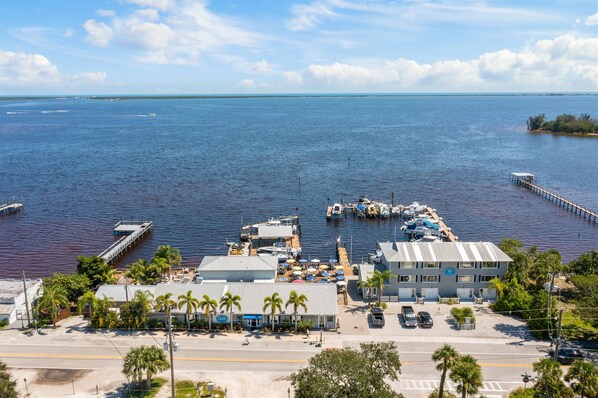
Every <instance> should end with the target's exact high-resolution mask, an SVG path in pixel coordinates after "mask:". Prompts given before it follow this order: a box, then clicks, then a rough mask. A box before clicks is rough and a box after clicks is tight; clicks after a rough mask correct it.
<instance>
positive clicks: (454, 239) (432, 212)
mask: <svg viewBox="0 0 598 398" xmlns="http://www.w3.org/2000/svg"><path fill="white" fill-rule="evenodd" d="M426 210H427V212H428V214H429V215H430V218H432V220H434V221H435V222H437V223H438V225H440V227H441V228H442V231H443V232H444V233H445V235H446V237H447V239H448V240H449V242H457V240H458V239H457V237H456V236H455V234H454V233H453V231H451V229H450V228H449V227H447V226H446V224H445V223H444V221H442V220H441V219H440V217H439V216H438V214H437V213H436V210H434V209H433V208H431V207H428V208H427V209H426Z"/></svg>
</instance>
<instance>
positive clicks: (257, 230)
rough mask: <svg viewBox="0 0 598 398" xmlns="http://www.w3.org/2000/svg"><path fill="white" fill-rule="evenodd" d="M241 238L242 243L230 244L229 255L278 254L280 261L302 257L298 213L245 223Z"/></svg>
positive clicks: (240, 234)
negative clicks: (254, 222)
mask: <svg viewBox="0 0 598 398" xmlns="http://www.w3.org/2000/svg"><path fill="white" fill-rule="evenodd" d="M239 238H240V239H241V243H239V244H237V243H233V244H229V246H230V248H231V250H229V253H228V254H229V255H247V254H246V253H248V254H249V255H250V256H277V257H278V259H279V260H280V261H286V260H287V259H298V258H299V257H301V241H300V239H301V223H300V222H299V215H298V214H296V215H292V216H281V217H278V218H271V219H269V220H268V221H264V222H258V223H256V224H247V225H244V226H242V227H241V231H240V233H239Z"/></svg>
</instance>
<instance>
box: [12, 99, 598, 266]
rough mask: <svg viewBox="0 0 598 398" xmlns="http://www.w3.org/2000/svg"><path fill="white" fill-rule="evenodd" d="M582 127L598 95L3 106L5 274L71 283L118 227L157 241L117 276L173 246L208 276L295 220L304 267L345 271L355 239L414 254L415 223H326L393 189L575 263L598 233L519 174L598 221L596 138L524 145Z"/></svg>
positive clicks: (458, 226) (470, 237) (360, 251)
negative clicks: (312, 263) (534, 128)
mask: <svg viewBox="0 0 598 398" xmlns="http://www.w3.org/2000/svg"><path fill="white" fill-rule="evenodd" d="M582 112H585V113H590V114H591V115H592V116H593V117H597V116H598V96H596V95H583V96H575V95H572V96H548V95H545V96H539V95H538V96H537V95H482V96H477V95H397V96H375V95H372V96H284V97H283V96H280V97H276V96H273V97H272V96H265V97H253V98H183V99H166V98H164V99H162V98H158V99H126V100H118V101H108V100H93V99H84V98H67V99H50V98H48V99H37V100H4V101H0V198H2V199H5V198H8V197H11V196H13V195H14V196H15V197H18V198H20V197H21V196H22V197H23V200H24V202H25V205H26V209H25V211H24V212H22V213H19V214H12V215H6V216H2V217H0V277H15V276H19V275H20V273H21V270H25V271H26V273H27V275H28V276H46V275H50V274H51V273H52V272H58V271H60V272H71V271H73V270H74V269H75V267H76V257H77V256H78V255H97V254H99V253H100V252H102V251H103V250H104V249H105V248H107V247H108V246H109V245H110V244H111V243H112V242H113V241H114V238H113V236H112V227H113V226H114V224H115V223H116V222H117V221H119V220H121V219H122V220H129V219H133V220H141V219H143V220H153V221H154V223H155V228H154V231H153V233H152V234H151V235H149V236H148V237H147V238H145V239H144V240H143V241H142V242H141V243H140V244H138V245H137V246H135V248H134V249H133V250H131V251H129V253H128V255H127V256H126V257H124V258H123V259H122V260H121V261H120V262H119V263H118V264H117V266H119V267H124V266H126V265H127V264H130V263H131V262H133V261H136V260H137V259H138V258H147V259H149V258H150V257H151V256H152V254H153V252H154V250H155V249H156V248H157V246H158V245H161V244H169V245H172V246H175V247H178V248H180V250H181V254H182V256H183V259H184V262H185V264H187V265H188V266H196V265H198V264H199V262H200V261H201V259H202V258H203V256H206V255H218V254H225V251H226V240H227V239H228V240H231V241H232V240H238V232H239V227H240V226H241V225H242V224H246V223H251V222H258V221H263V220H266V219H268V218H270V217H273V216H279V215H287V214H294V213H295V211H296V209H299V210H298V212H299V214H300V216H301V222H302V230H303V236H302V246H303V253H304V255H305V256H311V257H312V258H315V257H317V258H320V259H323V260H325V259H327V258H329V257H332V256H334V255H335V243H336V239H337V237H338V236H341V239H342V240H343V241H344V242H347V243H349V242H350V241H351V240H352V254H353V260H354V261H360V260H361V258H362V257H365V256H367V253H368V252H372V251H373V249H374V246H375V242H376V241H377V240H380V241H387V240H393V239H395V236H396V238H397V239H402V238H403V237H402V232H401V231H400V230H399V228H400V226H401V225H402V221H400V220H388V221H382V222H379V221H371V220H354V219H353V218H348V219H346V220H342V221H335V222H327V221H326V217H325V216H326V206H327V205H330V204H332V203H333V202H339V201H340V200H341V196H344V198H345V200H346V201H353V200H356V199H357V198H358V197H359V195H366V196H368V197H369V198H370V199H378V200H383V201H387V202H390V199H391V193H392V192H394V200H395V203H403V204H409V203H411V202H412V201H414V200H417V201H419V202H420V203H427V204H428V205H430V206H431V207H433V208H436V209H437V211H438V213H439V214H440V216H442V217H443V218H444V220H445V222H446V223H447V225H448V226H449V227H451V228H452V230H453V231H454V232H455V233H456V235H457V236H459V238H460V239H461V240H463V241H486V240H487V241H492V242H495V243H498V242H499V241H500V239H501V238H504V237H514V238H517V239H520V240H522V241H523V242H524V243H525V244H526V245H528V246H531V245H536V246H538V247H539V248H541V249H548V248H556V249H558V250H559V251H560V252H561V254H562V255H563V257H564V259H565V260H566V261H570V260H572V259H573V258H575V257H576V256H577V255H579V254H580V253H582V252H585V251H589V250H593V249H598V225H597V224H589V223H588V222H587V221H583V220H582V219H580V218H579V217H578V216H575V215H574V214H573V213H570V212H567V211H566V210H564V209H563V208H560V207H558V206H555V205H554V204H552V203H550V202H549V201H547V200H545V199H542V198H541V197H539V196H537V195H535V194H532V193H531V192H529V191H527V190H525V189H522V188H517V187H515V186H514V185H512V184H511V183H510V182H509V176H510V173H511V172H516V171H517V172H531V173H534V174H535V175H536V177H537V178H538V179H539V181H540V184H542V185H543V186H545V187H547V188H549V189H551V190H553V191H555V192H557V193H560V194H562V195H564V196H565V197H568V198H570V199H572V200H573V201H576V202H579V203H581V204H584V205H586V206H588V207H590V208H593V209H595V210H596V209H598V162H597V159H598V139H596V138H582V137H565V136H554V135H549V134H529V133H528V132H527V131H526V120H527V118H528V117H529V116H531V115H535V114H538V113H545V114H546V117H547V118H549V119H552V118H554V117H555V116H556V115H558V114H561V113H572V114H577V115H579V114H580V113H582ZM152 113H155V114H156V116H155V117H154V116H149V115H150V114H152ZM395 233H396V235H395Z"/></svg>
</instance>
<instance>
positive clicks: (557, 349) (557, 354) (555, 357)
mask: <svg viewBox="0 0 598 398" xmlns="http://www.w3.org/2000/svg"><path fill="white" fill-rule="evenodd" d="M562 323H563V309H562V308H561V309H560V310H559V329H558V332H557V335H556V344H555V346H554V361H555V362H557V361H558V359H559V347H560V345H561V325H562Z"/></svg>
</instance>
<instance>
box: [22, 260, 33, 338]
mask: <svg viewBox="0 0 598 398" xmlns="http://www.w3.org/2000/svg"><path fill="white" fill-rule="evenodd" d="M23 292H24V293H25V312H27V327H29V325H31V318H30V317H29V299H28V298H27V282H25V270H23ZM21 319H23V315H21Z"/></svg>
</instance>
